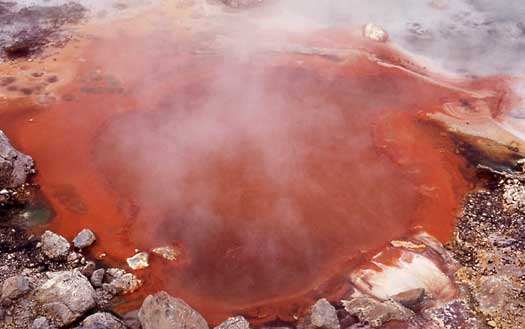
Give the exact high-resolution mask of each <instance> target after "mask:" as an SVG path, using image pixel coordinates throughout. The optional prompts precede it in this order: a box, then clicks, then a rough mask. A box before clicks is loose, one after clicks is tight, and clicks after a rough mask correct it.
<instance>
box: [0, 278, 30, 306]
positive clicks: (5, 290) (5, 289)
mask: <svg viewBox="0 0 525 329" xmlns="http://www.w3.org/2000/svg"><path fill="white" fill-rule="evenodd" d="M30 290H31V286H30V284H29V279H28V278H27V277H25V276H23V275H17V276H13V277H10V278H8V279H6V280H5V281H4V284H3V285H2V300H6V299H10V300H15V299H17V298H19V297H21V296H23V295H25V294H26V293H28V292H29V291H30Z"/></svg>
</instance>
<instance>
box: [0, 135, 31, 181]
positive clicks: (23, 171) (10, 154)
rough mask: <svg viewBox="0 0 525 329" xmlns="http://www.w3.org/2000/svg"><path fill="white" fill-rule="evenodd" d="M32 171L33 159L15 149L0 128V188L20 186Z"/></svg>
mask: <svg viewBox="0 0 525 329" xmlns="http://www.w3.org/2000/svg"><path fill="white" fill-rule="evenodd" d="M34 172H35V171H34V162H33V159H32V158H31V157H30V156H28V155H25V154H23V153H21V152H19V151H17V150H16V149H15V148H14V147H13V146H12V145H11V144H10V143H9V139H8V138H7V136H6V135H5V134H4V133H3V132H2V131H1V130H0V189H5V188H17V187H20V186H22V185H23V184H24V183H26V182H27V180H28V177H29V176H30V175H32V174H34Z"/></svg>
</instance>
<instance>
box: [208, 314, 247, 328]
mask: <svg viewBox="0 0 525 329" xmlns="http://www.w3.org/2000/svg"><path fill="white" fill-rule="evenodd" d="M214 329H250V323H249V322H248V321H247V320H246V319H245V318H244V317H242V316H236V317H231V318H228V319H227V320H226V321H224V322H223V323H221V324H219V325H218V326H216V327H215V328H214Z"/></svg>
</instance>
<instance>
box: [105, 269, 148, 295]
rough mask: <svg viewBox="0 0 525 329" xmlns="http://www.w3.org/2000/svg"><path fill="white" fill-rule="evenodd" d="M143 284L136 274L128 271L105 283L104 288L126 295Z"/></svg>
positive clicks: (114, 293) (112, 292)
mask: <svg viewBox="0 0 525 329" xmlns="http://www.w3.org/2000/svg"><path fill="white" fill-rule="evenodd" d="M141 286H142V281H140V280H139V279H138V278H137V277H136V276H135V275H133V274H131V273H126V274H124V275H122V276H120V277H118V278H115V279H114V280H112V281H111V282H110V283H106V284H103V285H102V287H103V288H104V290H106V291H108V292H110V293H111V294H113V295H125V294H129V293H132V292H134V291H136V290H137V289H139V288H140V287H141Z"/></svg>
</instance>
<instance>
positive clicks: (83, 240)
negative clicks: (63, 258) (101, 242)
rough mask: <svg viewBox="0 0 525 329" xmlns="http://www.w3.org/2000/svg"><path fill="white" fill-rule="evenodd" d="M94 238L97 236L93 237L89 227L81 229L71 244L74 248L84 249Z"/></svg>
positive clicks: (93, 241) (93, 234)
mask: <svg viewBox="0 0 525 329" xmlns="http://www.w3.org/2000/svg"><path fill="white" fill-rule="evenodd" d="M96 240H97V238H96V237H95V233H93V231H91V230H90V229H83V230H82V231H80V232H79V233H78V234H77V236H76V237H75V238H74V239H73V245H74V246H75V248H78V249H84V248H87V247H89V246H91V245H92V244H93V243H95V241H96Z"/></svg>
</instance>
